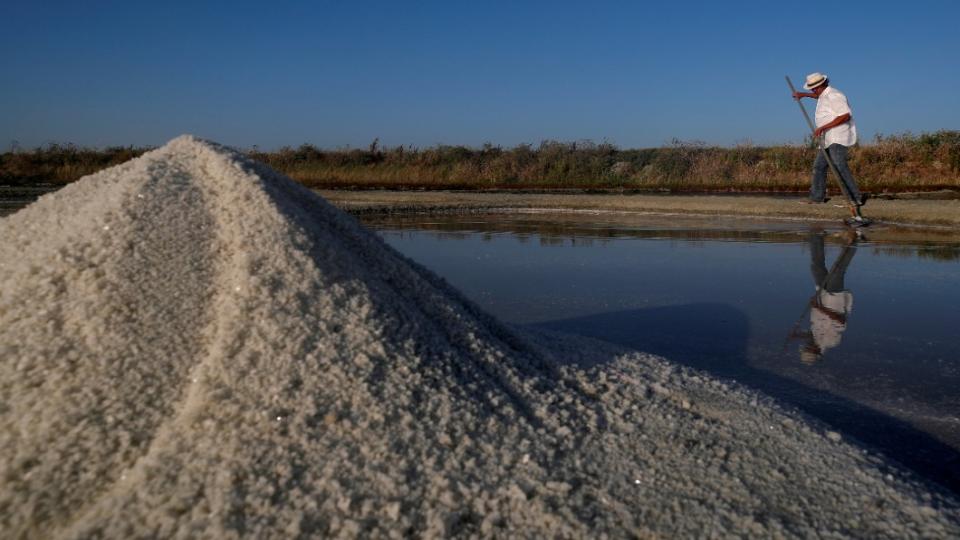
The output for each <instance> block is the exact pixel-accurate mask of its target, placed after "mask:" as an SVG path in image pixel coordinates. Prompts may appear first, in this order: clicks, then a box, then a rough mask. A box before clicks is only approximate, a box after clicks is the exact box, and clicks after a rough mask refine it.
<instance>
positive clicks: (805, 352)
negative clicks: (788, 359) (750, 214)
mask: <svg viewBox="0 0 960 540" xmlns="http://www.w3.org/2000/svg"><path fill="white" fill-rule="evenodd" d="M809 241H810V272H811V274H813V283H814V285H815V286H816V293H815V294H814V295H813V298H811V299H810V332H806V333H804V334H805V337H806V338H807V341H806V343H804V344H803V345H802V346H801V347H800V360H801V361H802V362H803V363H805V364H813V363H814V362H816V361H817V360H820V358H821V357H822V356H823V353H825V352H827V350H828V349H832V348H833V347H836V346H837V345H839V344H840V339H841V337H842V336H843V331H844V330H846V329H847V316H848V315H849V313H850V311H851V310H852V309H853V294H852V293H851V292H850V291H848V290H846V289H845V288H844V286H843V278H844V274H846V273H847V267H848V266H850V261H851V260H853V256H854V255H855V254H856V252H857V246H856V243H857V237H856V236H853V237H852V238H851V239H850V242H849V243H848V244H847V245H846V246H844V248H843V252H841V253H840V256H839V257H838V258H837V260H836V262H834V263H833V267H832V268H830V271H829V272H828V271H827V267H826V264H824V255H823V234H822V233H811V234H810V240H809Z"/></svg>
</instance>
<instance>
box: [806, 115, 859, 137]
mask: <svg viewBox="0 0 960 540" xmlns="http://www.w3.org/2000/svg"><path fill="white" fill-rule="evenodd" d="M850 118H851V117H850V113H845V114H841V115H840V116H838V117H836V118H834V119H833V120H831V121H829V122H827V123H826V124H824V125H822V126H820V127H818V128H817V129H816V130H814V132H813V136H814V137H819V136H821V135H823V134H824V133H826V132H827V130H828V129H831V128H835V127H837V126H839V125H840V124H845V123H847V122H849V121H850Z"/></svg>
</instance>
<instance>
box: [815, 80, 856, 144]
mask: <svg viewBox="0 0 960 540" xmlns="http://www.w3.org/2000/svg"><path fill="white" fill-rule="evenodd" d="M844 114H849V115H850V120H849V121H848V122H845V123H843V124H840V125H839V126H836V127H833V128H830V129H828V130H827V132H826V134H825V135H824V141H823V144H824V146H830V145H831V144H842V145H844V146H853V145H855V144H857V125H856V124H854V123H853V113H852V112H850V104H849V103H847V96H845V95H844V94H843V92H841V91H839V90H837V89H836V88H834V87H832V86H828V87H827V89H826V90H824V91H823V93H822V94H820V97H819V98H817V112H816V118H817V127H820V126H823V125H826V124H829V123H830V122H832V121H833V119H834V118H836V117H838V116H841V115H844Z"/></svg>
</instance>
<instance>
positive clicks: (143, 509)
mask: <svg viewBox="0 0 960 540" xmlns="http://www.w3.org/2000/svg"><path fill="white" fill-rule="evenodd" d="M0 233H2V236H0V237H2V240H3V241H2V245H0V265H2V266H0V347H2V348H0V353H2V360H0V468H2V470H0V520H2V521H0V529H2V530H3V531H4V532H3V536H4V537H8V538H25V537H38V536H51V537H76V538H87V537H112V538H127V537H142V536H150V537H172V536H176V537H194V536H204V537H220V536H231V535H234V534H238V535H241V536H246V537H251V538H267V537H293V536H296V535H298V534H303V535H316V536H371V535H372V536H387V535H389V536H404V535H411V534H412V535H417V536H419V535H427V536H434V535H457V534H462V535H471V534H478V535H485V536H487V535H489V536H501V537H512V536H528V537H540V536H545V537H596V536H599V535H601V534H602V533H610V534H613V535H615V536H625V535H628V534H637V535H640V536H647V535H664V536H701V535H702V536H722V535H725V534H736V535H750V536H777V535H788V536H789V535H801V536H807V535H827V536H830V535H833V534H854V535H857V536H864V537H878V536H894V537H902V536H911V535H921V536H927V537H937V536H950V535H956V534H957V533H958V532H960V529H958V527H957V511H956V502H955V501H954V500H953V499H952V498H950V497H949V496H945V495H937V494H932V493H930V492H928V491H927V490H926V489H925V488H924V487H923V486H922V485H920V484H918V483H916V482H914V481H913V480H911V478H909V477H907V476H905V475H904V474H903V473H900V472H897V471H898V470H897V469H896V468H890V467H888V466H887V464H884V463H882V462H880V461H878V460H877V458H873V457H869V456H867V455H866V454H864V453H863V452H862V451H860V450H857V449H856V448H854V447H852V446H848V445H847V444H846V443H844V442H839V441H834V440H831V439H829V438H827V437H825V436H823V434H822V433H821V432H820V431H819V430H818V429H816V428H812V427H810V426H809V425H808V424H807V423H806V422H804V421H803V420H802V419H800V418H797V417H795V416H791V415H789V414H787V413H784V412H782V411H780V410H778V409H776V408H775V407H774V406H772V405H770V404H769V403H767V402H766V401H765V400H763V399H761V400H760V401H759V404H758V401H757V400H758V397H757V396H756V395H751V394H749V393H747V392H745V391H744V390H741V389H738V388H733V387H730V386H727V385H724V384H722V383H720V382H717V381H714V380H712V379H709V378H706V377H704V376H702V375H697V374H693V373H690V372H686V371H682V370H677V369H673V368H671V366H670V365H669V364H668V363H667V362H665V361H662V360H659V359H656V358H652V357H648V356H644V355H640V354H638V353H624V352H622V351H621V352H618V351H614V350H608V349H606V348H605V346H603V345H601V344H599V343H594V342H590V343H585V342H582V341H577V340H574V339H573V338H564V337H558V336H554V337H553V338H551V339H550V341H549V345H544V344H543V343H546V342H547V340H545V339H544V338H542V337H539V338H535V337H530V336H526V335H521V334H518V333H516V332H515V331H514V330H512V329H509V328H507V327H504V326H503V325H501V324H499V323H498V322H497V321H495V320H493V319H491V318H490V317H489V316H487V315H485V314H483V313H481V312H479V311H478V310H477V309H476V308H475V307H474V306H473V305H472V304H470V303H469V302H467V301H465V300H464V299H463V298H462V297H461V296H460V295H459V294H458V293H457V292H456V291H454V290H453V289H451V288H450V287H448V286H447V285H445V284H444V283H443V281H442V280H440V279H439V278H437V277H436V276H434V275H432V274H430V273H429V272H427V271H426V270H424V269H422V268H420V267H419V266H417V265H416V264H414V263H412V262H410V261H408V260H406V259H405V258H403V257H402V256H401V255H399V254H398V253H396V252H395V251H393V250H392V249H390V248H389V247H387V246H386V245H385V244H384V243H383V242H381V241H380V240H379V239H378V238H377V237H376V236H375V235H373V234H372V233H370V232H368V231H367V230H365V229H363V228H362V227H361V226H360V225H358V224H357V223H356V221H354V220H353V219H352V218H351V217H349V216H348V215H346V214H344V213H342V212H340V211H338V210H336V209H335V208H333V207H332V206H330V205H328V204H327V203H325V202H324V201H323V200H321V199H320V198H319V197H317V196H315V195H313V194H312V193H310V192H309V191H307V190H305V189H303V188H301V187H299V186H298V185H296V184H295V183H293V182H292V181H290V180H289V179H287V178H285V177H283V176H281V175H278V174H277V173H275V172H273V171H271V170H269V169H267V168H265V167H262V166H259V165H257V164H254V163H251V162H249V161H247V160H246V159H244V158H243V157H241V156H239V155H237V154H235V153H233V152H231V151H229V150H227V149H225V148H222V147H219V146H217V145H214V144H211V143H206V142H202V141H199V140H196V139H194V138H191V137H181V138H178V139H176V140H174V141H172V142H171V143H169V144H168V145H166V146H164V147H163V148H160V149H158V150H156V151H153V152H150V153H148V154H146V155H144V156H143V157H142V158H140V159H137V160H134V161H131V162H129V163H126V164H124V165H121V166H119V167H115V168H112V169H109V170H107V171H104V172H101V173H99V174H96V175H93V176H89V177H87V178H84V179H82V180H80V181H79V182H77V183H75V184H73V185H71V186H69V187H67V188H65V189H63V190H61V191H59V192H57V193H55V194H53V195H49V196H47V197H44V198H43V199H41V200H40V201H39V202H37V203H36V204H34V205H32V206H30V207H28V208H26V209H24V210H22V211H20V212H19V213H17V214H14V215H13V216H10V217H8V218H5V219H3V220H0ZM618 355H619V356H618ZM558 360H562V361H564V362H566V363H568V364H569V363H570V362H571V361H580V362H581V363H582V364H583V363H586V364H589V363H596V364H597V365H598V367H595V368H591V369H588V370H580V369H575V368H572V367H567V368H561V367H558V366H560V363H559V362H558ZM834 439H836V437H834Z"/></svg>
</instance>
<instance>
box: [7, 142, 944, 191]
mask: <svg viewBox="0 0 960 540" xmlns="http://www.w3.org/2000/svg"><path fill="white" fill-rule="evenodd" d="M146 150H147V149H145V148H132V147H127V148H108V149H105V150H89V149H81V148H77V147H74V146H72V145H68V146H58V145H51V146H49V147H46V148H42V149H38V150H34V151H29V152H7V153H5V154H2V155H0V183H2V184H8V185H10V184H13V185H26V184H31V183H38V182H49V183H66V182H70V181H73V180H75V179H77V178H79V177H81V176H83V175H85V174H89V173H92V172H95V171H97V170H99V169H102V168H104V167H108V166H111V165H114V164H117V163H120V162H123V161H125V160H127V159H129V158H131V157H134V156H137V155H139V154H141V153H143V152H144V151H146ZM815 152H816V150H815V149H814V148H813V147H812V146H810V145H809V144H808V145H806V146H787V145H781V146H766V147H763V146H752V145H739V146H736V147H733V148H721V147H710V146H706V145H704V144H702V143H696V142H693V143H690V142H683V141H679V140H675V141H673V143H671V144H669V145H667V146H665V147H661V148H646V149H620V148H617V147H616V146H614V145H611V144H607V143H601V144H596V143H592V142H589V141H586V142H573V143H566V142H557V141H545V142H543V143H541V144H540V145H539V146H537V147H534V146H532V145H529V144H521V145H519V146H516V147H514V148H502V147H500V146H493V145H490V144H486V145H484V146H483V147H481V148H468V147H465V146H446V145H440V146H435V147H431V148H412V147H402V146H400V147H393V148H383V147H381V146H380V145H379V144H378V141H374V142H373V143H372V144H371V145H370V146H369V148H366V149H338V150H321V149H319V148H316V147H314V146H311V145H303V146H300V147H299V148H281V149H280V150H277V151H273V152H262V151H259V150H256V149H254V150H250V151H248V152H247V153H248V154H249V155H250V156H251V157H253V158H254V159H257V160H259V161H262V162H264V163H267V164H269V165H270V166H272V167H273V168H275V169H277V170H279V171H282V172H284V173H286V174H287V175H289V176H291V177H292V178H294V179H296V180H298V181H300V182H302V183H304V184H305V185H307V186H310V187H314V188H393V189H443V188H458V189H628V190H650V191H655V190H669V191H676V192H700V191H707V192H709V191H740V192H763V191H803V190H806V189H808V186H809V181H810V179H809V176H810V173H809V170H810V168H811V165H812V163H813V159H814V156H815ZM850 166H851V168H852V169H853V172H854V174H855V175H856V176H857V179H858V181H859V183H860V185H861V188H862V189H864V190H866V191H873V192H878V191H894V192H895V191H926V190H936V189H958V188H960V131H938V132H935V133H925V134H921V135H913V134H910V133H905V134H901V135H892V136H878V137H877V138H876V140H875V141H874V142H873V143H871V144H867V145H863V146H860V147H858V148H855V149H854V150H853V151H852V152H851V155H850Z"/></svg>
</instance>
